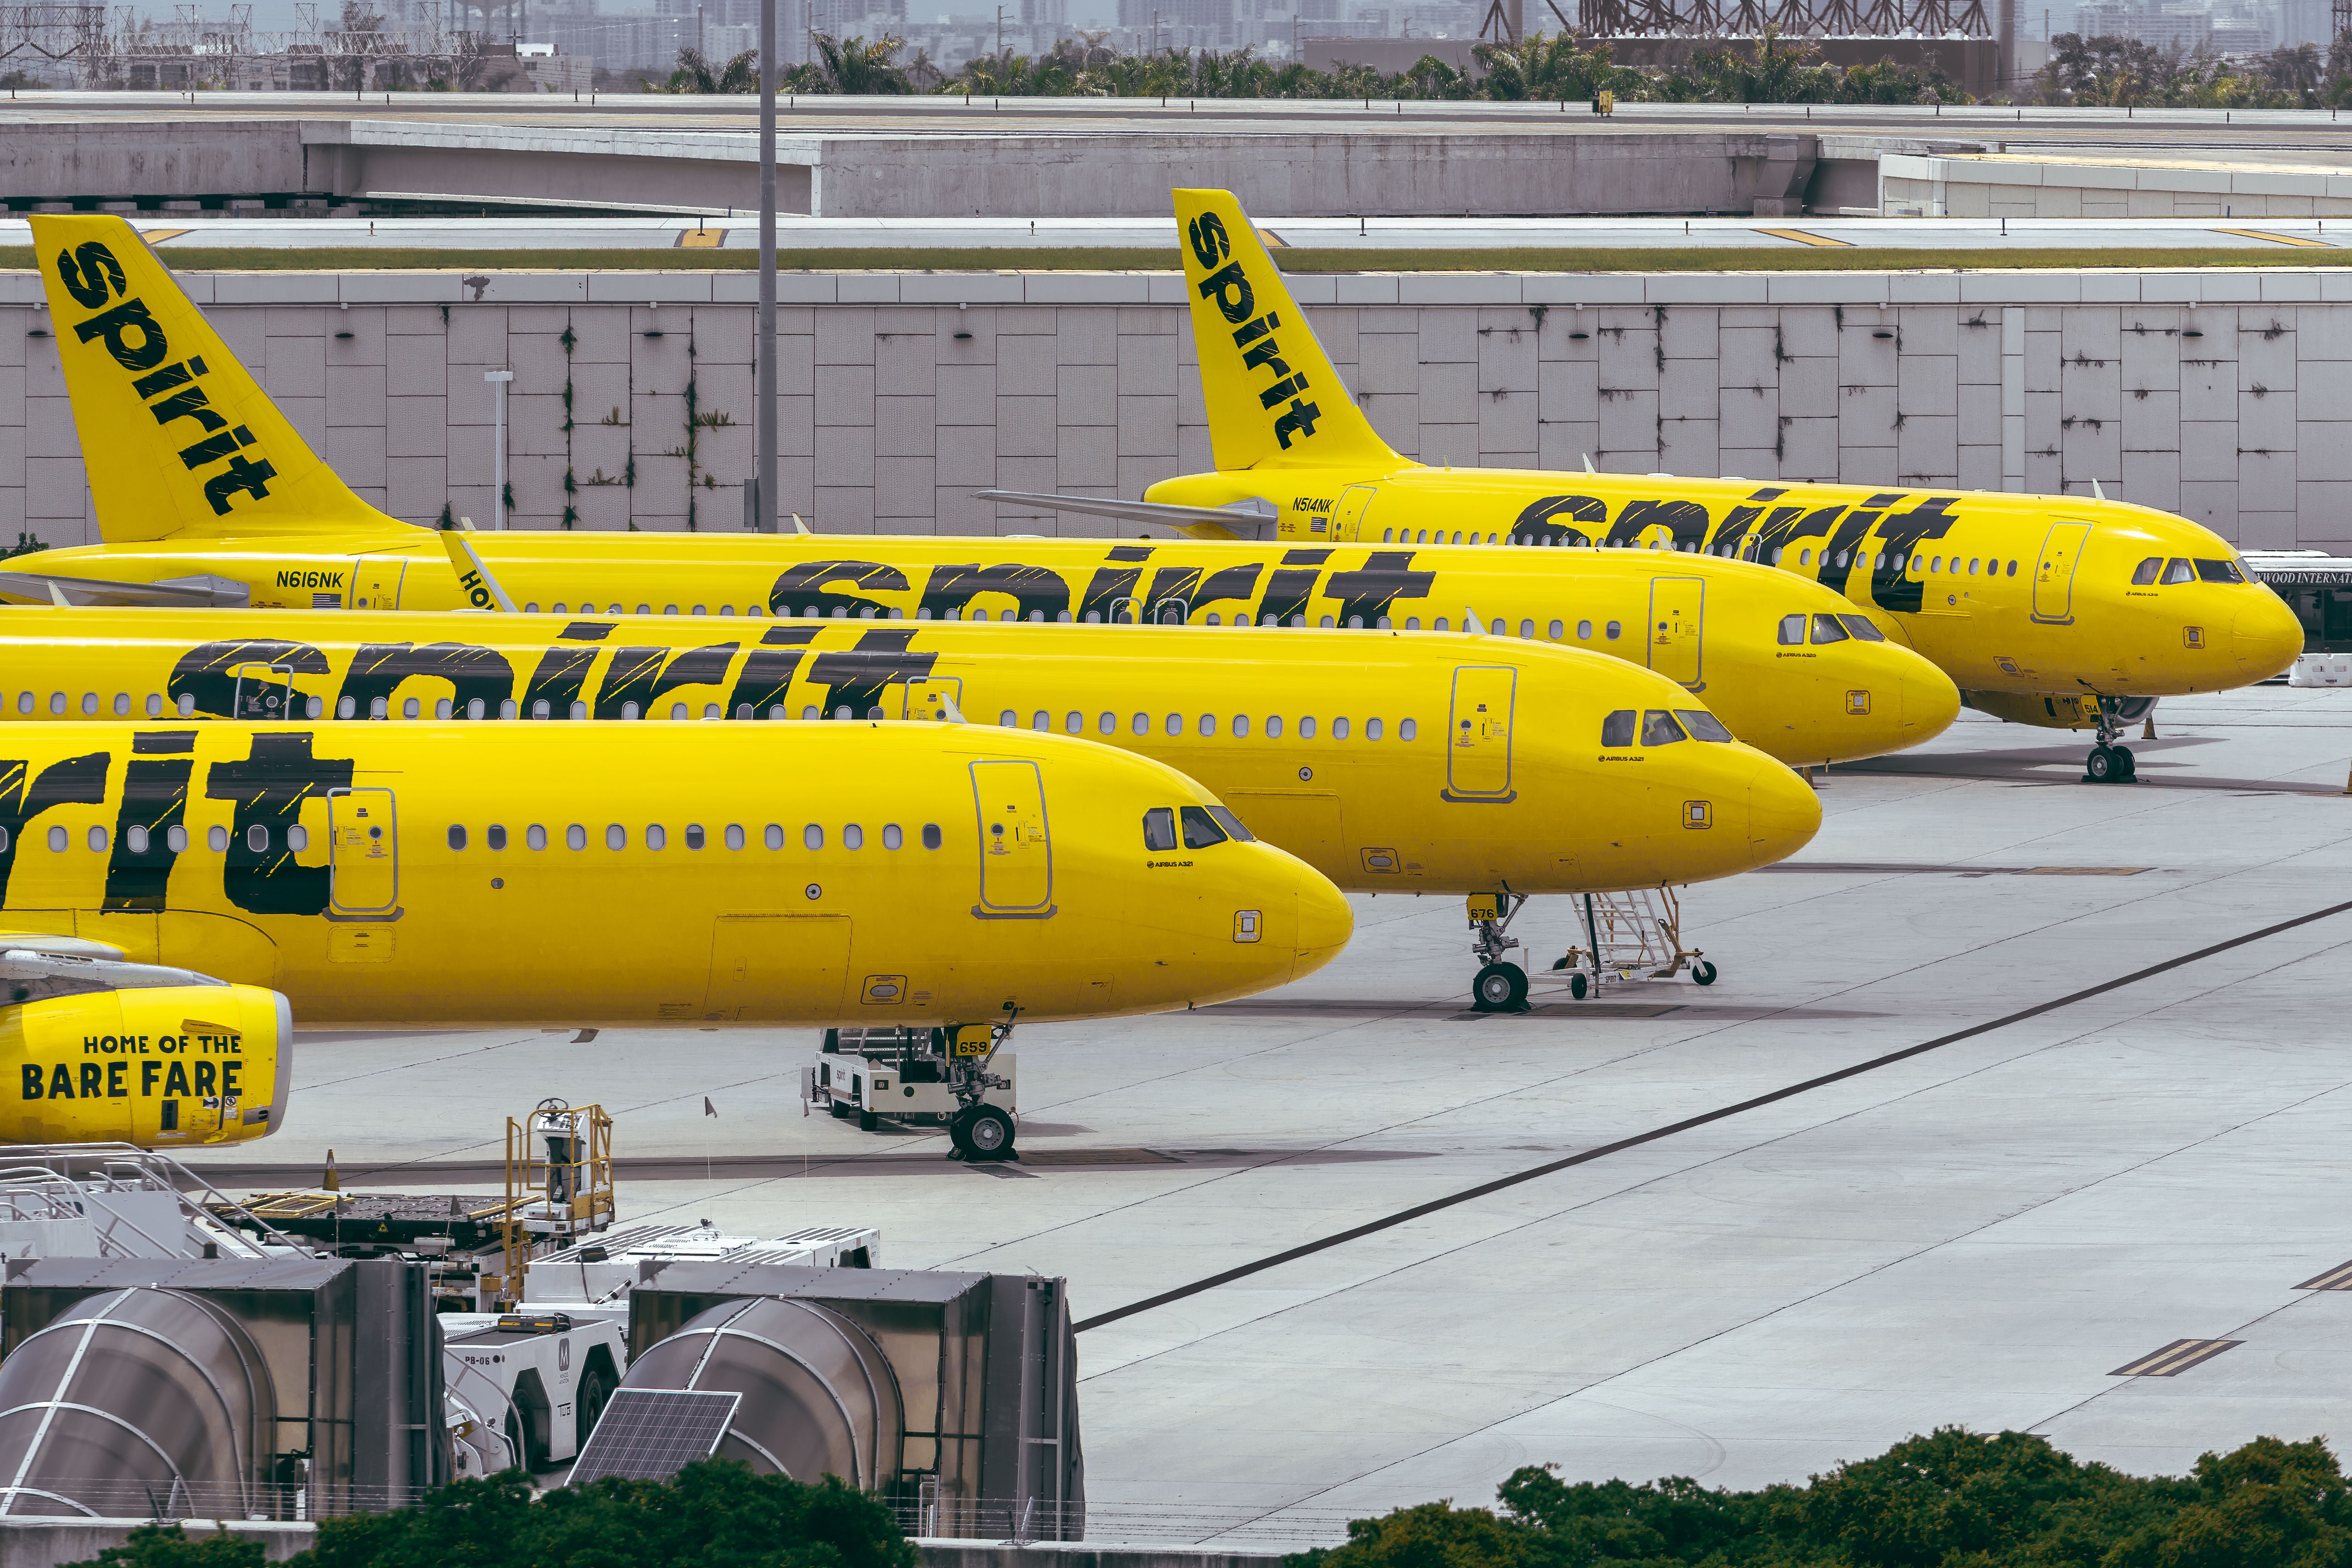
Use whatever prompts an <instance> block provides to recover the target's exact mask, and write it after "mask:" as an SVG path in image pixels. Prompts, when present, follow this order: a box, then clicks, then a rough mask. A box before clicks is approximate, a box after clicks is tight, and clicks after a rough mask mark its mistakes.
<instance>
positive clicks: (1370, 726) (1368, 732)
mask: <svg viewBox="0 0 2352 1568" xmlns="http://www.w3.org/2000/svg"><path fill="white" fill-rule="evenodd" d="M1380 738H1381V721H1379V720H1378V719H1367V720H1365V721H1364V739H1365V740H1367V741H1377V740H1379V739H1380Z"/></svg>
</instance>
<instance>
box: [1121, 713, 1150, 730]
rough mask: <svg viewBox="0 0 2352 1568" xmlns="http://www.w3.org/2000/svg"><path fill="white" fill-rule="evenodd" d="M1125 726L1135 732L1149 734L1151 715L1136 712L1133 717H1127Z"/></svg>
mask: <svg viewBox="0 0 2352 1568" xmlns="http://www.w3.org/2000/svg"><path fill="white" fill-rule="evenodd" d="M1127 726H1128V728H1129V730H1130V731H1134V732H1135V733H1136V734H1139V735H1149V734H1150V733H1151V715H1150V714H1149V713H1138V714H1137V715H1136V716H1135V717H1134V718H1132V719H1129V721H1127Z"/></svg>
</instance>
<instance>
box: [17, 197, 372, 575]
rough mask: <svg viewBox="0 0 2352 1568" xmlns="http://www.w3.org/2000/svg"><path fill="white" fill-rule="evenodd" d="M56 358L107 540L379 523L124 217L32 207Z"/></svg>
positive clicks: (355, 528) (318, 529) (368, 529)
mask: <svg viewBox="0 0 2352 1568" xmlns="http://www.w3.org/2000/svg"><path fill="white" fill-rule="evenodd" d="M33 253H34V257H35V260H36V265H37V266H38V267H39V268H40V272H41V281H42V284H43V286H44V287H45V288H47V290H48V300H49V317H50V321H51V324H52V327H53V330H54V331H56V333H57V344H58V360H59V361H60V362H61V363H62V364H63V365H64V367H65V377H66V394H67V396H68V399H69V401H70V402H71V404H72V405H73V415H74V423H75V426H77V428H78V429H79V433H80V436H81V451H82V460H83V464H84V466H85V467H86V468H88V470H89V490H90V500H91V501H92V503H93V504H94V505H95V506H96V508H97V510H98V519H99V531H100V534H101V535H102V536H103V537H104V538H105V539H106V541H107V542H109V543H125V542H132V541H137V540H149V539H163V538H166V537H168V536H170V535H173V534H180V533H195V534H239V535H246V534H261V533H290V532H298V531H299V532H322V531H338V530H343V529H348V530H352V531H366V532H368V533H372V534H379V535H380V534H382V533H383V532H384V531H386V530H388V529H396V528H403V527H405V526H407V525H406V524H404V523H402V522H400V521H398V520H397V519H395V518H393V517H390V516H387V515H386V514H385V513H383V512H381V511H379V510H376V509H375V508H374V507H372V506H370V505H368V504H367V502H365V501H363V500H361V499H360V498H359V497H358V496H357V495H355V494H353V493H352V489H351V487H350V486H348V485H346V484H344V483H343V481H342V480H341V478H339V477H338V476H337V475H336V473H335V471H334V470H333V469H332V468H329V467H327V465H326V464H325V463H323V462H321V461H320V459H319V456H318V454H317V453H315V452H313V451H311V450H310V446H309V444H308V443H306V442H305V441H304V440H303V439H302V437H300V436H299V435H298V434H296V432H295V429H294V426H293V425H292V424H291V423H289V421H288V419H287V418H286V416H284V415H283V414H281V413H279V412H278V407H277V405H275V404H273V403H271V402H270V401H269V395H268V394H267V393H265V392H263V391H262V390H261V384H260V383H259V382H257V381H256V380H255V379H254V377H253V375H252V373H250V372H249V371H247V369H246V368H245V366H243V365H242V364H239V363H237V359H236V355H235V354H233V353H230V352H229V348H228V345H227V344H226V342H222V341H221V336H220V334H219V333H218V332H216V331H214V330H213V325H212V323H211V322H210V321H206V320H205V314H204V312H203V311H202V310H198V309H197V308H196V305H195V302H194V300H190V299H189V298H188V296H187V294H186V292H185V291H184V290H183V289H181V288H180V286H179V284H178V283H176V282H174V281H173V278H172V274H171V272H170V271H169V270H168V269H167V268H165V267H164V266H163V262H162V261H160V260H158V259H157V258H156V256H155V253H154V252H153V251H152V250H151V249H150V248H148V246H147V242H146V241H145V240H143V239H142V238H141V237H139V233H138V231H137V230H135V229H133V228H132V227H131V226H130V225H129V224H128V223H125V222H124V221H123V220H122V219H121V218H119V217H112V216H106V217H79V216H76V217H50V216H38V215H37V216H35V217H34V219H33Z"/></svg>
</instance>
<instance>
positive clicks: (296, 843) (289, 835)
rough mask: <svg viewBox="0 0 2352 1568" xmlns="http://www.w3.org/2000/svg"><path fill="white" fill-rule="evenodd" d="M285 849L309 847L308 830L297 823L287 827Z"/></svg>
mask: <svg viewBox="0 0 2352 1568" xmlns="http://www.w3.org/2000/svg"><path fill="white" fill-rule="evenodd" d="M286 847H287V848H289V849H294V850H302V849H308V848H309V847H310V829H309V828H307V827H305V826H302V825H301V824H300V823H299V822H298V823H296V824H294V826H291V827H289V828H288V829H287V830H286Z"/></svg>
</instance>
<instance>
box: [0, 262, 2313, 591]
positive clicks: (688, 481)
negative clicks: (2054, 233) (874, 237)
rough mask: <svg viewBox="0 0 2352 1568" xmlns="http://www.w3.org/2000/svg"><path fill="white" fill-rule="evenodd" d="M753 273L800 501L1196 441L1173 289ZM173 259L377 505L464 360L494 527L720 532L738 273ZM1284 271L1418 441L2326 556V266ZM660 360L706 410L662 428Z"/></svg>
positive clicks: (1049, 473)
mask: <svg viewBox="0 0 2352 1568" xmlns="http://www.w3.org/2000/svg"><path fill="white" fill-rule="evenodd" d="M784 282H785V285H786V298H785V302H784V306H783V310H782V331H783V334H784V336H783V342H782V353H781V356H780V365H779V379H780V383H781V385H782V396H783V441H782V452H783V458H782V503H783V505H784V506H785V507H786V508H787V509H789V510H795V511H798V512H800V513H802V514H803V516H805V517H807V518H808V519H809V520H810V521H811V522H812V524H813V525H814V526H815V527H818V528H820V529H822V530H824V531H840V532H856V531H869V530H876V529H879V530H884V531H930V530H934V529H937V530H940V531H951V532H965V531H991V530H997V531H1022V532H1036V531H1055V530H1057V529H1058V530H1061V531H1069V532H1082V531H1113V525H1111V524H1108V523H1105V522H1097V521H1088V520H1084V519H1077V518H1065V519H1059V520H1048V521H1043V522H1041V521H1037V520H1034V519H1033V518H1029V517H1016V516H1015V515H1013V514H1012V513H1010V512H1008V513H1005V514H1003V515H1002V516H1000V515H998V514H997V513H996V512H995V511H994V510H992V509H991V508H989V507H987V506H984V505H982V503H979V502H976V501H974V500H971V494H970V492H971V490H973V489H979V488H982V487H999V488H1004V489H1026V490H1055V489H1060V490H1077V491H1090V492H1096V493H1105V494H1118V495H1125V496H1134V495H1137V494H1139V493H1140V491H1141V490H1142V489H1143V488H1144V486H1146V485H1148V484H1150V483H1151V482H1152V481H1153V480H1155V479H1160V478H1163V477H1166V476H1170V475H1173V474H1178V473H1182V472H1187V471H1192V470H1197V469H1202V468H1207V467H1208V466H1209V447H1208V431H1207V427H1206V425H1205V423H1204V420H1203V416H1202V405H1201V394H1200V383H1199V377H1198V374H1197V371H1196V370H1195V368H1194V366H1193V363H1192V339H1191V334H1190V331H1189V329H1188V327H1187V325H1186V321H1185V317H1184V311H1183V309H1182V306H1181V297H1182V285H1181V279H1178V278H1175V277H1172V276H1168V275H1149V274H1118V275H1086V274H1033V275H1028V276H1010V275H997V274H988V275H950V274H903V275H902V274H843V275H837V276H833V275H824V276H789V277H787V278H786V279H784ZM193 283H194V286H195V287H196V288H197V289H199V290H200V291H201V292H202V293H204V294H205V295H208V296H210V297H211V299H210V301H209V303H210V308H211V310H212V315H213V318H214V320H215V321H216V322H217V323H218V325H219V326H220V328H221V330H222V331H223V332H224V334H225V335H226V337H227V338H228V340H229V341H230V342H231V343H232V344H233V345H234V346H235V347H236V351H237V352H238V353H239V354H240V355H243V356H244V357H246V359H247V362H248V363H252V364H254V365H256V366H257V367H258V368H259V369H260V371H261V374H262V376H263V379H264V381H265V383H266V384H268V386H269V387H270V388H271V390H272V392H273V393H274V394H275V395H277V396H278V398H279V400H280V401H281V403H282V405H283V406H284V407H285V408H286V410H287V412H288V413H289V416H291V417H292V419H293V420H294V422H295V424H296V425H297V426H298V427H299V428H300V429H301V430H302V431H303V432H304V433H305V434H306V435H307V436H308V437H310V440H311V441H312V442H313V443H314V444H315V445H316V446H318V447H319V448H320V450H321V451H322V452H323V453H325V454H326V455H327V456H328V457H329V458H330V459H331V461H332V462H334V463H335V465H336V466H337V467H338V468H340V469H341V471H342V473H343V474H344V475H345V476H346V477H347V478H348V479H350V480H351V481H352V483H353V484H354V485H356V486H357V487H358V488H359V489H361V491H362V493H363V494H365V495H366V496H367V497H368V498H369V499H370V500H374V501H376V502H377V503H378V504H380V505H383V506H385V507H386V508H387V509H388V510H392V511H394V512H396V513H398V514H399V515H401V516H403V517H405V518H409V519H412V520H414V521H420V522H429V521H433V520H435V519H436V518H437V517H439V516H440V514H441V511H442V509H443V507H444V506H445V505H446V506H447V507H448V508H449V509H450V510H452V512H453V513H455V514H457V515H464V516H470V517H472V518H474V519H475V520H476V521H478V522H482V523H487V522H488V520H489V518H490V516H491V505H490V499H491V498H490V488H489V480H490V473H491V462H492V451H491V445H492V442H491V430H490V417H491V412H490V402H489V398H488V388H487V387H486V386H485V384H484V383H483V381H482V373H483V371H485V370H486V369H489V368H492V367H499V366H511V367H512V368H513V370H514V371H515V373H516V379H515V381H514V383H513V398H512V404H511V409H510V415H511V423H510V426H509V432H508V450H509V454H510V457H509V472H510V474H511V476H512V483H513V486H514V493H515V500H516V506H517V509H518V510H517V516H516V519H515V521H516V522H517V523H518V524H519V525H521V526H529V527H551V526H557V525H558V524H559V523H560V521H561V520H562V511H563V509H564V507H565V505H566V504H567V499H566V498H567V491H566V489H565V487H564V479H565V476H566V474H567V473H568V474H570V475H571V476H572V482H573V487H574V488H573V489H572V490H571V491H570V492H569V495H570V500H569V504H570V505H572V507H574V508H575V509H576V510H577V513H578V516H577V519H576V522H577V525H578V526H580V527H583V528H625V527H628V526H632V525H634V526H635V527H637V528H641V529H682V528H685V527H686V526H688V520H689V515H691V517H692V520H693V521H694V522H695V523H696V524H698V526H700V527H702V528H705V529H710V528H719V529H733V528H737V527H740V521H741V516H742V510H741V500H740V490H739V489H738V487H739V486H740V483H741V482H742V479H743V476H744V475H745V474H746V473H747V472H748V471H749V468H750V466H751V429H750V421H751V367H750V364H749V360H750V356H751V340H752V320H751V307H750V303H749V296H750V294H751V289H752V288H753V286H754V279H752V278H751V275H750V274H748V273H720V274H628V273H599V274H591V275H586V276H579V275H570V276H566V275H522V274H499V275H487V276H485V275H477V276H474V277H470V278H466V277H458V276H442V275H430V274H353V275H349V276H345V277H340V278H338V277H332V276H317V275H307V276H306V275H287V274H275V275H271V274H226V275H217V276H211V277H198V278H195V279H193ZM34 286H35V285H34V280H33V279H32V278H31V277H30V276H29V275H26V274H15V275H9V276H6V277H5V278H0V541H5V539H7V538H8V537H10V536H11V535H13V533H14V532H15V531H16V530H18V529H23V528H28V529H31V530H33V531H36V532H37V533H38V534H39V536H40V537H41V538H42V539H44V540H46V541H47V542H50V543H52V544H61V543H79V542H83V541H84V540H86V539H90V538H93V537H94V530H93V529H92V528H91V526H90V523H89V520H88V515H87V512H88V509H87V502H86V499H85V495H86V492H85V487H84V484H83V480H82V472H81V465H80V460H79V452H78V448H77V447H76V445H75V441H74V435H73V429H72V421H71V418H70V416H69V413H68V408H67V405H66V401H65V398H64V395H63V386H62V383H61V380H60V377H59V374H58V367H57V361H56V346H55V342H54V341H53V340H51V339H48V338H46V337H40V338H27V337H26V331H28V330H30V329H31V328H32V327H33V325H34V324H35V321H36V320H37V317H36V315H35V314H34V312H33V311H31V310H29V309H28V308H27V306H26V303H25V301H26V300H29V299H30V298H31V292H32V289H33V288H34ZM1297 288H1298V291H1299V293H1300V295H1301V297H1302V302H1303V303H1305V304H1306V305H1307V307H1308V308H1309V314H1310V315H1311V316H1312V318H1313V320H1314V322H1315V325H1316V329H1317V331H1318V332H1319V333H1320V334H1321V335H1322V338H1323V341H1324V342H1325V344H1326V345H1327V346H1328V348H1329V350H1330V351H1331V353H1332V355H1333V357H1334V358H1335V359H1336V360H1337V361H1338V362H1339V365H1340V367H1341V369H1342V371H1343V372H1344V374H1346V375H1347V376H1348V378H1349V382H1350V383H1351V384H1353V385H1355V386H1356V387H1357V388H1358V389H1359V390H1360V393H1361V394H1362V395H1363V397H1364V399H1365V402H1366V405H1367V407H1368V409H1369V411H1370V415H1371V417H1372V420H1373V422H1374V423H1375V424H1376V425H1377V426H1379V427H1380V428H1381V431H1382V432H1383V433H1384V434H1385V435H1386V436H1387V437H1388V438H1389V439H1390V440H1391V442H1392V443H1393V444H1394V445H1395V446H1396V447H1398V448H1399V449H1400V450H1402V451H1404V452H1406V453H1408V454H1411V455H1413V456H1416V457H1419V458H1423V459H1426V460H1429V461H1433V462H1446V463H1454V464H1461V465H1468V464H1484V465H1490V466H1504V465H1519V466H1539V467H1543V468H1563V469H1565V468H1578V467H1580V465H1581V458H1582V455H1583V454H1586V453H1590V454H1591V457H1592V458H1593V460H1594V461H1595V462H1597V463H1598V464H1600V465H1601V467H1603V468H1614V469H1620V470H1626V471H1632V472H1636V473H1643V472H1650V471H1654V470H1664V471H1679V472H1684V473H1693V474H1719V473H1727V474H1737V475H1740V476H1743V477H1745V478H1748V479H1758V480H1763V479H1842V480H1845V481H1848V482H1852V483H1859V484H1869V485H1874V486H1901V487H1905V488H1912V487H1919V488H1926V487H1937V488H1948V487H1951V486H1955V485H1959V486H1974V487H1982V488H1987V489H2033V490H2042V491H2049V490H2057V489H2069V490H2072V491H2074V492H2075V493H2078V494H2081V493H2087V492H2088V489H2089V488H2090V481H2091V480H2093V479H2097V480H2099V481H2100V482H2101V483H2102V484H2103V485H2104V486H2105V489H2106V491H2107V493H2108V494H2110V495H2121V496H2123V497H2126V498H2127V499H2130V500H2138V501H2145V502H2147V503H2148V504H2150V505H2154V506H2158V507H2166V508H2173V509H2178V510H2181V511H2184V512H2186V513H2187V514H2188V515H2189V516H2190V517H2193V518H2196V519H2198V520H2200V521H2205V522H2207V523H2209V524H2210V525H2211V526H2213V527H2215V528H2216V529H2218V530H2220V531H2221V532H2222V533H2223V534H2224V535H2225V536H2227V537H2229V538H2231V539H2233V540H2236V541H2238V542H2242V543H2243V544H2246V545H2250V546H2260V547H2284V546H2295V545H2307V546H2326V547H2334V546H2337V545H2344V544H2352V271H2343V270H2332V269H2314V270H2308V271H2305V270H2277V269H2265V270H2261V271H2255V270H2252V269H2249V270H2243V271H2215V272H2208V273H2165V272H2116V273H2098V274H2075V273H2063V274H2041V273H1977V274H1866V273H1829V274H1813V275H1802V274H1778V275H1769V276H1765V275H1747V276H1699V275H1656V276H1632V275H1612V276H1600V277H1565V276H1528V277H1518V276H1494V275H1459V276H1406V277H1402V278H1400V277H1393V276H1349V277H1322V278H1306V279H1298V280H1297ZM656 301H659V303H656ZM344 304H347V305H348V308H347V309H345V308H341V306H342V305H344ZM566 332H569V333H570V334H571V338H572V343H571V347H570V349H569V350H568V351H567V349H566V347H565V345H564V341H563V339H564V334H565V333H566ZM341 334H348V336H345V335H341ZM653 334H658V335H653ZM567 385H568V386H569V387H570V388H571V393H572V428H571V429H570V430H569V431H567V430H566V429H565V428H564V392H565V388H566V386H567ZM689 386H691V387H692V389H693V406H694V408H695V410H696V411H697V413H698V416H700V417H702V418H703V419H704V420H705V421H706V423H704V424H703V425H700V426H697V427H695V429H694V431H693V433H692V439H691V440H689V438H688V424H687V409H688V388H689ZM632 476H634V479H635V483H634V485H632V484H629V483H627V482H625V481H626V480H627V479H630V478H631V477H632ZM600 479H602V480H607V481H615V482H604V483H600V482H599V480H600ZM689 508H691V513H690V514H689Z"/></svg>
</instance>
